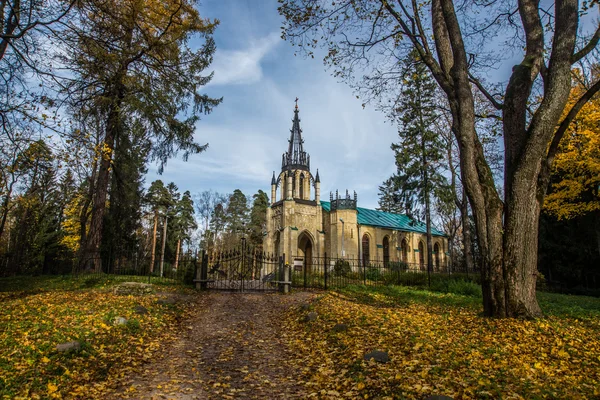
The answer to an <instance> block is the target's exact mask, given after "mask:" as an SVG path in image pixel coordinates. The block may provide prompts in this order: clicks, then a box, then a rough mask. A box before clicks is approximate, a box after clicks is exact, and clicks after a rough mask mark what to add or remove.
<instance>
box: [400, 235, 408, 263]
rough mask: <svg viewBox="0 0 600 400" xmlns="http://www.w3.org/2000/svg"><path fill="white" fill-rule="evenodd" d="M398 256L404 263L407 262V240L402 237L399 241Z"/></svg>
mask: <svg viewBox="0 0 600 400" xmlns="http://www.w3.org/2000/svg"><path fill="white" fill-rule="evenodd" d="M400 257H401V259H402V261H404V262H405V263H407V262H408V241H407V240H406V238H403V239H402V241H401V242H400Z"/></svg>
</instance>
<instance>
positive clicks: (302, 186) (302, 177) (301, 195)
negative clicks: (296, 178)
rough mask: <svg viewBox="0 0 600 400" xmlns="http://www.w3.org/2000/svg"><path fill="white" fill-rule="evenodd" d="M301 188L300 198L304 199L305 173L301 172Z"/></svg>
mask: <svg viewBox="0 0 600 400" xmlns="http://www.w3.org/2000/svg"><path fill="white" fill-rule="evenodd" d="M298 186H299V189H300V194H299V195H298V197H299V198H301V199H304V174H300V184H299V185H298Z"/></svg>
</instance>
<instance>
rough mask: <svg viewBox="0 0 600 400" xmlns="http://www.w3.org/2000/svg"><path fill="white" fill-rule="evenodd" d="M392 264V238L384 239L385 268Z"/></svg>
mask: <svg viewBox="0 0 600 400" xmlns="http://www.w3.org/2000/svg"><path fill="white" fill-rule="evenodd" d="M389 264H390V238H389V237H388V236H386V237H384V238H383V266H384V267H387V266H388V265H389Z"/></svg>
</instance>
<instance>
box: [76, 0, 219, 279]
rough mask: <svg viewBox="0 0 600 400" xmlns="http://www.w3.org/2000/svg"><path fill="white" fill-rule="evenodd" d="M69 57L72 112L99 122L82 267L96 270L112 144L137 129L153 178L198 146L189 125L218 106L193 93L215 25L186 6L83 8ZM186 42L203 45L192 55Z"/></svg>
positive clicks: (130, 0)
mask: <svg viewBox="0 0 600 400" xmlns="http://www.w3.org/2000/svg"><path fill="white" fill-rule="evenodd" d="M78 17H79V18H78V20H76V21H75V22H74V25H75V26H76V28H77V29H76V34H75V35H74V37H73V38H72V47H73V51H72V52H70V54H72V55H71V56H70V57H69V58H68V59H67V60H65V63H68V64H69V67H70V68H72V69H73V75H74V76H75V79H73V80H72V84H71V85H70V87H69V88H68V90H69V93H70V94H72V95H71V97H72V99H73V102H72V104H73V107H74V108H78V106H79V105H80V104H84V109H83V110H82V111H81V112H83V113H85V112H94V113H96V114H98V115H99V117H100V119H101V121H102V124H103V126H104V132H103V137H102V147H101V157H100V161H99V166H98V172H97V177H96V178H95V181H94V198H93V206H92V207H93V208H92V213H91V223H90V229H89V234H88V237H87V242H86V251H85V254H84V255H83V257H82V260H81V263H82V265H88V264H89V266H93V267H94V268H95V269H99V267H100V264H99V261H100V257H99V250H100V244H101V242H102V231H103V229H102V225H103V223H104V216H105V211H106V199H107V193H108V187H109V183H110V175H111V163H112V160H113V156H114V150H115V144H116V142H117V140H118V139H119V137H120V136H122V135H127V130H126V129H125V127H126V125H127V124H134V123H139V124H140V125H142V126H144V132H145V134H146V139H147V140H149V141H150V142H151V143H152V147H151V149H150V157H151V159H153V160H158V161H159V165H160V168H159V169H160V170H161V171H162V167H163V166H164V165H165V163H166V162H167V160H168V159H169V158H170V157H172V156H174V155H175V154H176V153H177V152H178V151H183V156H184V159H187V156H188V155H189V154H194V153H200V152H202V151H204V150H205V149H206V145H201V144H198V143H196V142H195V141H194V132H195V130H196V123H197V122H198V121H199V119H200V115H201V114H202V113H209V112H210V111H211V110H212V108H213V107H215V106H217V105H218V104H219V103H220V102H221V99H213V98H210V97H209V96H208V95H206V94H204V93H201V92H200V90H201V88H202V87H203V86H204V85H206V84H207V83H208V82H209V81H210V78H211V75H208V76H202V72H203V71H204V70H205V69H206V68H207V67H208V65H209V64H210V63H211V61H212V56H213V53H214V51H215V44H214V40H213V38H212V34H213V32H214V29H215V27H216V25H217V23H218V22H217V21H214V22H213V21H210V20H207V19H203V18H201V17H200V14H199V13H198V11H197V10H196V8H195V7H194V6H193V4H192V3H190V2H189V1H187V0H186V1H182V2H181V1H164V2H155V1H149V2H139V1H134V0H126V1H122V0H119V1H116V0H109V1H104V0H98V1H96V0H90V1H87V2H84V3H81V8H80V9H79V13H78ZM193 35H199V36H200V37H201V38H202V39H204V44H203V45H201V46H200V48H199V49H198V50H196V51H193V50H191V49H190V47H189V46H188V41H189V40H190V38H191V37H192V36H193Z"/></svg>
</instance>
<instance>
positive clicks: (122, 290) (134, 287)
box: [113, 282, 154, 296]
mask: <svg viewBox="0 0 600 400" xmlns="http://www.w3.org/2000/svg"><path fill="white" fill-rule="evenodd" d="M113 291H114V293H115V294H126V295H129V294H131V295H135V296H141V295H144V294H149V293H154V287H153V286H152V285H151V284H149V283H141V282H123V283H121V284H119V285H117V286H115V288H114V290H113Z"/></svg>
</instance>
